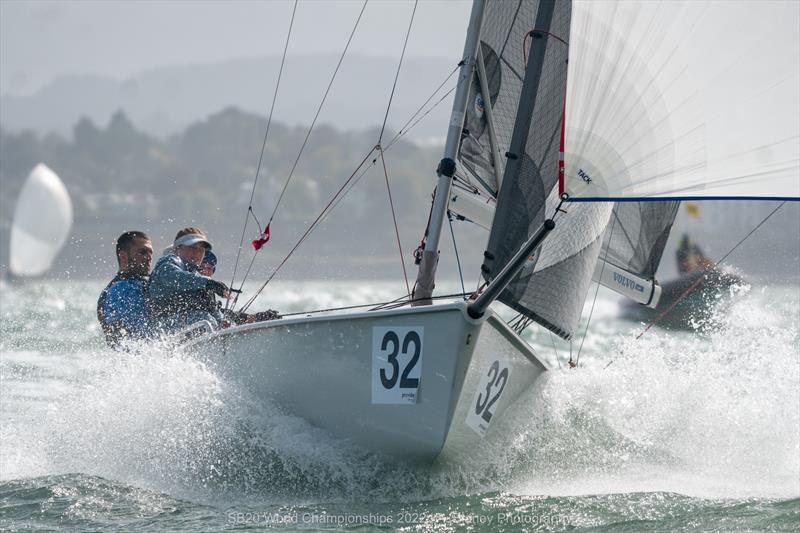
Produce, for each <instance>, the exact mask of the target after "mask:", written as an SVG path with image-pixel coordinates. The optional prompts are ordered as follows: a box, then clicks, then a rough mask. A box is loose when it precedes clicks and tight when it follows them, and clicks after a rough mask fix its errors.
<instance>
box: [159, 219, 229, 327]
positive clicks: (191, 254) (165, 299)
mask: <svg viewBox="0 0 800 533" xmlns="http://www.w3.org/2000/svg"><path fill="white" fill-rule="evenodd" d="M210 249H211V242H210V241H209V240H208V236H207V235H206V234H205V232H203V231H202V230H200V229H198V228H185V229H182V230H181V231H179V232H178V234H177V235H176V236H175V241H174V242H173V244H172V247H171V249H169V250H167V251H166V252H165V254H164V255H163V256H162V257H161V258H159V260H158V261H157V262H156V266H155V268H154V269H153V273H152V274H151V275H150V286H149V306H150V313H151V315H152V318H153V320H154V321H155V322H156V324H157V326H158V328H159V329H160V330H161V331H162V332H164V333H174V332H177V331H179V330H181V329H182V328H185V327H186V326H189V325H191V324H194V323H196V322H199V321H201V320H205V321H207V322H209V323H210V324H211V326H212V327H213V328H217V327H220V326H221V325H222V323H223V318H222V314H221V313H220V310H219V308H218V306H217V305H216V302H213V303H212V302H210V299H209V298H208V291H212V292H214V293H215V294H217V295H218V296H220V297H222V298H228V297H230V291H229V289H228V287H227V286H226V285H225V284H224V283H222V282H220V281H216V280H213V279H209V278H206V277H203V276H202V275H200V273H199V272H198V269H199V268H200V264H201V263H202V261H203V257H204V256H205V253H206V250H210Z"/></svg>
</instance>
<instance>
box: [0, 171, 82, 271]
mask: <svg viewBox="0 0 800 533" xmlns="http://www.w3.org/2000/svg"><path fill="white" fill-rule="evenodd" d="M71 228H72V202H71V201H70V198H69V194H68V193H67V189H66V188H65V187H64V184H63V183H62V182H61V180H60V179H59V178H58V176H57V175H56V174H55V172H53V171H52V170H50V169H49V168H48V167H47V166H46V165H44V164H41V163H40V164H38V165H36V167H35V168H34V169H33V170H32V171H31V173H30V175H29V176H28V179H27V180H26V181H25V185H23V187H22V192H21V193H20V195H19V200H17V207H16V209H15V210H14V222H13V224H12V226H11V243H10V248H11V249H10V253H9V265H8V266H9V270H10V272H11V273H12V274H14V275H16V276H39V275H41V274H44V273H45V272H47V270H48V269H49V268H50V267H51V266H52V264H53V261H54V260H55V258H56V256H57V255H58V252H59V251H61V248H62V247H63V246H64V243H66V242H67V238H68V237H69V232H70V229H71Z"/></svg>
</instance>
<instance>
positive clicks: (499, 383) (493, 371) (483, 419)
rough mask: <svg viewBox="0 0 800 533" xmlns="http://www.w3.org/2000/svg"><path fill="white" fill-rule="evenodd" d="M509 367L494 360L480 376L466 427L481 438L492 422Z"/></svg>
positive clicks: (506, 380)
mask: <svg viewBox="0 0 800 533" xmlns="http://www.w3.org/2000/svg"><path fill="white" fill-rule="evenodd" d="M510 373H511V367H510V366H509V365H508V364H506V363H505V362H504V361H502V360H495V361H494V362H493V363H492V364H491V365H489V368H488V369H487V370H486V371H485V372H484V373H483V375H482V376H481V380H480V383H479V384H478V388H477V390H476V391H475V397H474V398H473V399H472V405H471V406H470V410H469V412H468V413H467V420H466V423H467V425H468V426H469V427H470V428H472V429H473V430H474V431H475V432H476V433H477V434H478V435H480V436H481V437H483V436H484V435H485V434H486V431H487V430H488V429H489V424H490V423H491V422H492V416H493V415H494V410H495V408H496V407H497V406H496V405H495V404H496V403H497V401H498V400H499V399H500V396H502V395H503V390H505V388H506V384H507V383H508V377H509V374H510Z"/></svg>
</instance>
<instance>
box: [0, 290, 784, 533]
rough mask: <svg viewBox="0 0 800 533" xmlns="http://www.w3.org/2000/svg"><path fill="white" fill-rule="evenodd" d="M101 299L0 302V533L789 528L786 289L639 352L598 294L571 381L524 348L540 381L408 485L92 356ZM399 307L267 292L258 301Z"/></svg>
mask: <svg viewBox="0 0 800 533" xmlns="http://www.w3.org/2000/svg"><path fill="white" fill-rule="evenodd" d="M101 287H102V285H101V284H99V283H75V282H71V283H64V282H61V283H59V282H41V283H29V284H25V285H22V286H2V287H0V307H1V309H0V312H1V313H2V322H1V323H0V324H1V326H0V327H1V329H0V334H1V335H0V528H8V529H12V530H13V529H23V528H30V529H39V530H52V529H66V530H96V529H101V528H108V529H117V530H124V531H130V530H168V531H171V530H174V531H198V530H220V529H226V528H242V529H261V528H264V527H270V528H286V529H311V530H316V529H332V530H340V529H354V528H357V529H360V530H372V529H375V528H378V527H384V528H387V529H389V528H396V527H402V528H404V529H406V530H423V531H447V530H476V531H519V530H522V529H527V530H573V529H584V528H585V529H592V530H595V529H597V530H602V531H642V530H656V531H665V530H681V529H683V530H697V529H699V530H721V531H733V530H748V531H796V530H798V529H800V333H798V328H799V327H800V288H799V287H798V286H778V287H753V288H751V289H749V290H746V289H743V290H739V291H738V292H737V293H736V294H735V295H733V296H732V298H733V305H732V306H731V307H728V308H726V309H725V310H724V312H720V313H717V316H716V317H715V319H714V321H713V327H712V328H709V329H708V330H707V331H705V332H704V334H702V335H698V334H692V333H688V332H678V333H674V332H671V333H669V332H664V331H658V330H655V329H654V330H651V331H650V332H649V333H648V334H646V335H645V336H644V337H643V338H642V339H641V340H638V341H636V340H634V339H633V337H634V335H635V333H638V331H640V330H641V325H637V324H634V323H631V322H625V321H623V320H621V319H619V318H617V304H616V299H615V298H614V297H613V296H610V295H608V294H604V293H601V294H600V299H599V301H598V304H597V307H596V308H595V311H594V316H593V320H592V324H591V328H590V330H589V331H590V334H589V336H588V337H587V340H586V342H585V344H584V346H583V350H582V352H581V359H580V360H581V365H580V367H579V368H578V369H577V370H567V369H559V363H560V364H561V365H563V364H564V362H565V358H566V357H567V354H568V351H569V349H568V346H567V345H566V344H564V343H561V342H560V341H557V342H556V350H557V352H554V347H553V341H552V340H551V337H550V336H549V335H548V334H545V333H542V332H540V331H537V330H536V328H535V327H532V328H530V331H529V332H528V335H529V338H530V340H531V342H532V344H533V345H534V346H535V347H536V348H538V350H539V351H540V352H541V353H542V354H543V355H544V356H545V357H546V358H548V359H549V361H550V362H551V364H552V365H553V368H554V370H553V371H552V372H550V373H549V375H547V377H546V378H545V379H544V380H542V381H541V382H540V383H539V384H538V385H537V386H536V387H534V388H533V389H532V390H530V391H529V392H528V393H527V394H526V395H525V396H524V397H523V398H522V401H520V402H519V403H518V404H517V405H515V406H514V407H513V408H512V409H513V410H512V413H511V415H512V416H511V417H509V419H508V420H507V422H506V424H505V427H504V428H503V431H502V432H497V431H495V432H494V433H495V437H494V438H492V439H490V440H489V441H488V442H487V446H486V448H485V449H483V450H481V451H480V452H479V453H476V456H475V457H473V458H471V459H470V460H469V461H467V462H465V463H460V464H447V463H443V464H437V465H434V466H427V467H421V466H413V465H408V464H403V463H398V462H393V461H391V460H388V459H386V458H383V457H381V456H379V455H377V454H373V453H368V452H364V451H362V450H358V449H355V448H352V447H350V446H349V445H348V444H347V443H344V442H341V441H337V440H336V439H334V438H332V437H330V436H328V435H327V434H325V433H324V432H322V431H320V430H319V429H316V428H314V427H311V426H309V425H308V424H307V423H305V422H304V421H303V420H301V419H297V418H294V417H292V416H290V415H288V414H286V413H283V412H281V411H280V410H279V409H278V408H277V407H276V406H271V405H264V404H258V403H255V402H253V401H251V399H250V398H249V397H248V395H247V394H246V392H245V391H242V390H238V389H237V388H236V385H235V384H234V383H227V382H225V381H223V380H222V379H220V378H219V377H218V376H216V375H214V374H213V373H212V372H211V371H210V370H209V369H208V368H206V367H205V366H203V365H202V364H200V363H198V362H197V361H195V360H193V359H192V358H191V356H181V355H176V354H174V353H169V352H164V351H159V350H157V349H153V350H152V351H151V352H150V353H146V354H143V355H140V356H136V357H133V356H129V355H120V354H115V353H112V352H110V351H108V350H106V349H105V348H104V346H103V344H102V341H101V339H100V332H99V329H98V327H97V324H96V320H95V317H94V305H95V299H96V296H97V293H98V292H99V290H100V288H101ZM401 292H402V288H401V287H400V286H396V284H394V285H388V284H374V283H373V284H342V285H335V286H331V285H330V284H323V283H317V284H313V283H312V284H303V285H298V286H293V287H291V288H290V286H289V285H282V286H281V285H278V286H276V287H275V288H274V289H272V290H271V292H269V294H268V295H267V300H268V303H269V306H270V307H274V308H278V309H280V310H282V311H292V310H301V309H315V308H326V307H331V306H335V305H348V304H351V303H354V302H359V303H361V302H363V301H382V300H390V299H392V298H393V297H395V296H397V295H398V294H399V293H401ZM265 305H266V304H265ZM587 313H588V306H587ZM579 345H580V339H579V340H578V341H577V342H576V343H575V345H574V352H575V353H576V352H577V349H578V346H579ZM556 353H557V354H558V356H559V361H557V360H556ZM612 360H613V363H612V364H611V365H610V366H608V363H609V362H610V361H612Z"/></svg>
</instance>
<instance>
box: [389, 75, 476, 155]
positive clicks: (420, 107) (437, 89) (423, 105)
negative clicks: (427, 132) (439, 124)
mask: <svg viewBox="0 0 800 533" xmlns="http://www.w3.org/2000/svg"><path fill="white" fill-rule="evenodd" d="M459 68H461V64H460V63H459V64H458V65H457V66H456V67H455V68H454V69H453V70H452V71H451V72H450V74H448V76H447V77H446V78H445V79H444V81H443V82H442V83H440V84H439V86H438V87H436V89H435V90H434V91H433V92H432V93H431V95H430V96H429V97H428V99H427V100H425V102H423V103H422V105H421V106H419V108H418V109H417V110H416V111H415V112H414V114H413V115H411V117H410V118H409V119H408V120H407V121H406V122H405V124H403V126H402V127H401V128H400V131H398V132H397V133H395V134H394V137H392V140H390V141H389V145H388V146H387V147H386V149H387V150H388V149H389V146H391V145H392V144H394V141H395V140H397V138H398V137H401V136H403V135H405V133H406V131H405V128H406V126H408V125H409V124H411V121H412V120H414V119H415V118H417V115H419V114H420V112H421V111H422V110H423V109H424V108H425V106H426V105H428V102H430V101H431V100H433V97H434V96H436V94H437V93H438V92H439V91H441V90H442V87H444V86H445V85H446V84H447V82H448V81H450V78H452V77H453V74H455V73H456V72H458V69H459ZM434 107H436V106H434Z"/></svg>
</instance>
